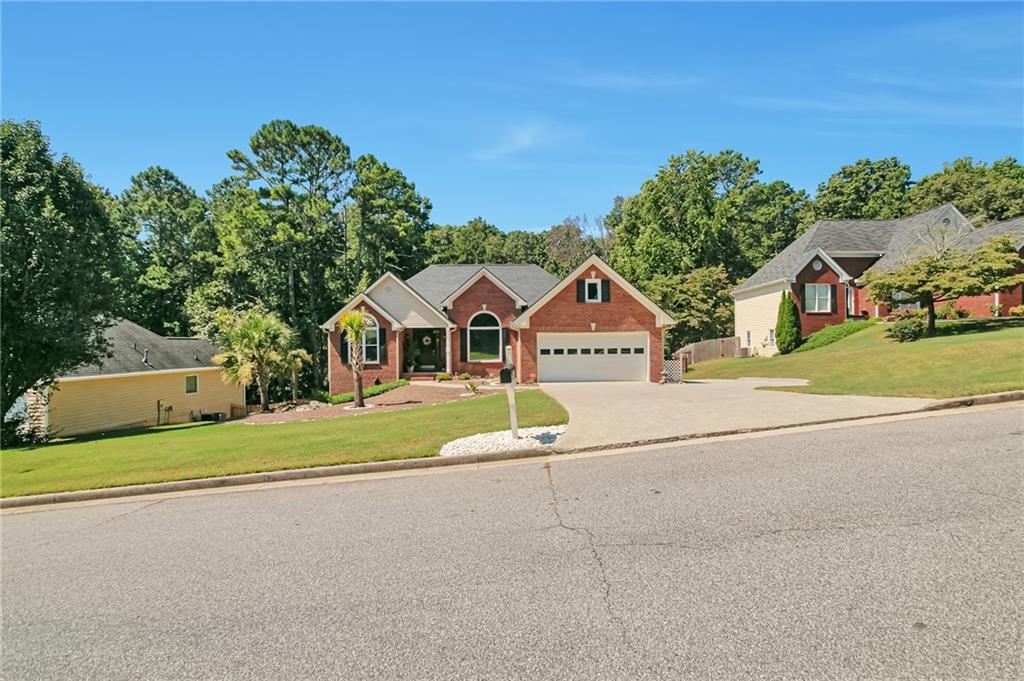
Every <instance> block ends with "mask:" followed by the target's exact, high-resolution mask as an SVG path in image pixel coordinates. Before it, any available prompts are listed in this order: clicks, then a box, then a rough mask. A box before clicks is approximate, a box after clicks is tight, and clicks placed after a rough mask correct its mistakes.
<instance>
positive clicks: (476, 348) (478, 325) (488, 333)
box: [466, 312, 502, 362]
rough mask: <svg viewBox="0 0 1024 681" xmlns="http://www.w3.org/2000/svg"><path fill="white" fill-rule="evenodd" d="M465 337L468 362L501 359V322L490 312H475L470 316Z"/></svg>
mask: <svg viewBox="0 0 1024 681" xmlns="http://www.w3.org/2000/svg"><path fill="white" fill-rule="evenodd" d="M466 339H467V347H466V359H467V360H469V361H470V362H500V361H501V355H502V352H501V351H502V348H501V322H499V321H498V318H497V317H495V316H494V315H493V314H491V313H490V312H477V313H476V314H475V315H473V317H472V318H470V320H469V327H468V329H467V330H466Z"/></svg>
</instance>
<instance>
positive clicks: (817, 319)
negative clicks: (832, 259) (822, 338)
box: [791, 258, 846, 338]
mask: <svg viewBox="0 0 1024 681" xmlns="http://www.w3.org/2000/svg"><path fill="white" fill-rule="evenodd" d="M815 260H817V258H815ZM821 264H822V268H821V270H819V271H817V272H815V271H814V261H813V260H812V261H811V262H809V263H807V266H806V267H804V268H803V269H802V270H800V273H799V274H797V275H796V281H795V282H794V283H793V285H792V287H791V288H792V294H793V300H794V302H796V305H797V309H798V310H800V331H801V333H802V334H803V335H804V337H805V338H806V337H807V336H810V335H811V334H812V333H814V332H815V331H821V330H822V329H823V328H825V327H826V326H829V325H831V324H839V323H841V322H842V321H843V320H844V319H846V284H843V283H841V282H840V281H839V275H838V274H836V273H835V272H834V271H832V268H831V267H829V266H828V264H827V263H825V262H824V261H822V263H821ZM804 284H835V286H836V311H835V312H804V311H803V306H802V305H801V302H800V301H801V296H802V293H803V285H804Z"/></svg>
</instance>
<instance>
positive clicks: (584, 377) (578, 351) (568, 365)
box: [537, 333, 649, 383]
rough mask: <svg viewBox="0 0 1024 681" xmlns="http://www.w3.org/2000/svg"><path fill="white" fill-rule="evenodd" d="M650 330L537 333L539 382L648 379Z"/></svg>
mask: <svg viewBox="0 0 1024 681" xmlns="http://www.w3.org/2000/svg"><path fill="white" fill-rule="evenodd" d="M648 351H649V349H648V344H647V333H538V334H537V352H538V357H537V360H538V367H537V373H538V374H539V375H538V377H537V380H538V381H539V382H542V383H543V382H548V383H551V382H556V381H646V380H647V375H648V374H647V366H648V364H647V362H648V357H647V354H648Z"/></svg>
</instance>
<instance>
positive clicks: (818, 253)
mask: <svg viewBox="0 0 1024 681" xmlns="http://www.w3.org/2000/svg"><path fill="white" fill-rule="evenodd" d="M815 258H821V259H822V260H823V261H824V262H825V264H826V265H828V266H829V267H830V268H832V271H833V272H835V273H836V274H838V275H839V281H842V282H846V281H850V279H852V278H853V277H851V276H850V275H849V274H847V273H846V270H844V269H843V268H842V267H840V266H839V263H837V262H836V261H835V260H833V259H832V258H831V257H830V256H829V254H828V253H826V252H825V251H823V250H822V249H821V248H820V247H818V248H815V249H814V250H813V251H811V252H810V253H808V254H807V257H805V258H804V259H803V261H802V262H801V263H800V265H799V266H798V267H796V268H794V269H793V271H792V274H790V275H789V280H790V281H796V277H797V275H798V274H800V272H802V271H803V269H804V268H805V267H807V265H809V264H810V263H811V261H812V260H814V259H815Z"/></svg>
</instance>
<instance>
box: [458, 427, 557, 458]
mask: <svg viewBox="0 0 1024 681" xmlns="http://www.w3.org/2000/svg"><path fill="white" fill-rule="evenodd" d="M564 432H565V426H538V427H536V428H520V429H519V439H518V440H513V439H512V431H511V430H499V431H497V432H495V433H480V434H479V435H470V436H469V437H460V438H459V439H458V440H452V441H451V442H448V443H447V444H445V445H444V446H443V447H441V456H456V455H458V454H487V453H489V452H511V451H514V450H516V449H532V448H534V447H550V446H552V445H553V444H555V441H556V440H557V439H558V436H559V435H561V434H562V433H564Z"/></svg>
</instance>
